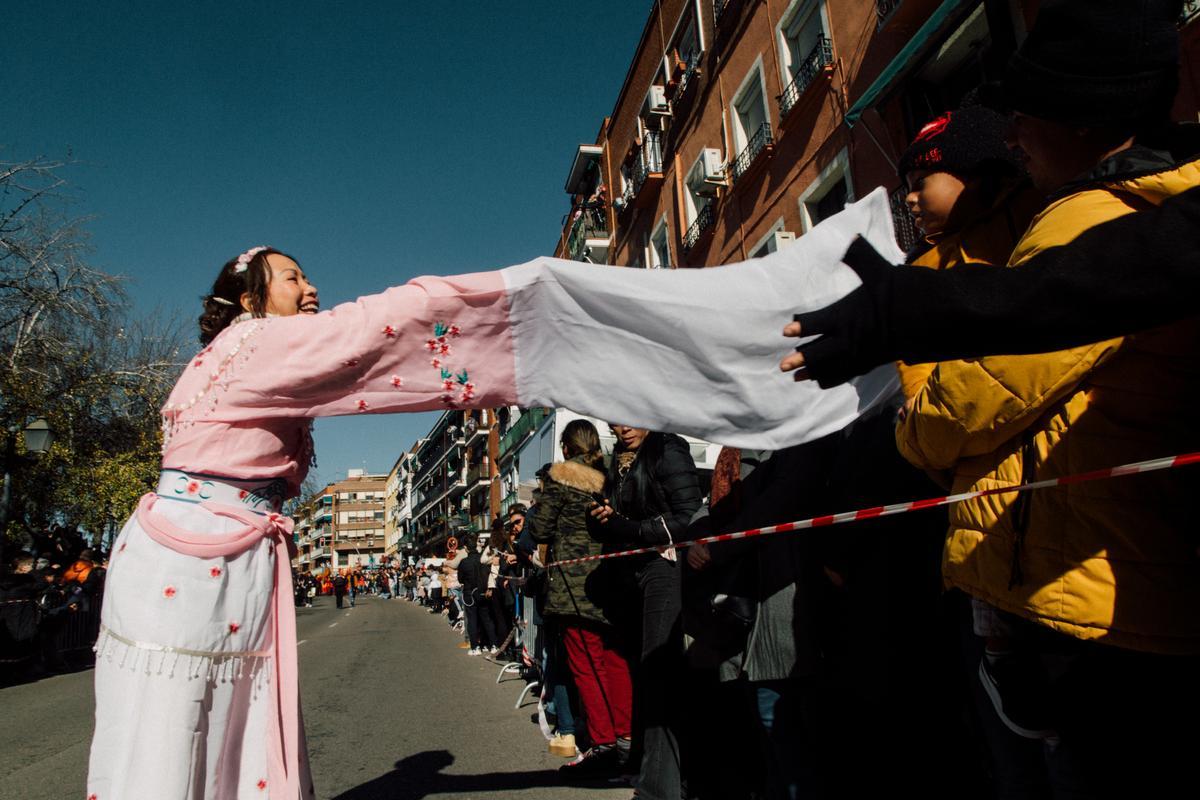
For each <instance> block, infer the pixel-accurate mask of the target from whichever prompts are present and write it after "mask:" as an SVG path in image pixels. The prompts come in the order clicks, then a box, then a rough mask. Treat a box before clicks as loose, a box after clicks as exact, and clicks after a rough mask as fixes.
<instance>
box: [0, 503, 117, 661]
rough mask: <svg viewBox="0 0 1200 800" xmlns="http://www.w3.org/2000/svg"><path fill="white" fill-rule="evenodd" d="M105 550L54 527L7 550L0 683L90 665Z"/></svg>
mask: <svg viewBox="0 0 1200 800" xmlns="http://www.w3.org/2000/svg"><path fill="white" fill-rule="evenodd" d="M107 566H108V556H107V554H105V553H103V552H101V551H99V550H97V549H92V548H89V547H87V546H86V543H85V541H84V539H83V537H82V536H81V535H80V534H79V532H78V531H75V530H73V529H70V528H67V527H62V526H56V527H52V528H49V529H47V530H44V531H41V532H38V533H35V534H34V535H33V536H32V537H31V541H30V542H29V544H28V546H27V547H25V548H22V549H19V550H16V551H15V552H14V551H6V552H5V563H4V564H3V568H2V569H0V682H3V681H12V680H21V679H23V678H29V677H38V676H42V675H47V674H53V673H57V672H63V671H66V670H69V669H72V668H77V667H79V666H84V665H86V664H87V663H90V660H91V648H92V645H93V643H94V642H95V639H96V634H97V631H98V630H99V626H100V601H101V598H102V597H103V594H104V576H105V572H106V571H107Z"/></svg>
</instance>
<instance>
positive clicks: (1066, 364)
mask: <svg viewBox="0 0 1200 800" xmlns="http://www.w3.org/2000/svg"><path fill="white" fill-rule="evenodd" d="M1198 151H1200V147H1195V148H1189V156H1188V157H1179V156H1178V155H1173V154H1172V153H1170V152H1164V151H1156V150H1152V149H1150V148H1148V147H1144V146H1137V147H1134V148H1132V149H1130V150H1126V151H1123V152H1122V153H1118V154H1117V155H1116V156H1114V157H1112V158H1111V159H1109V160H1107V161H1106V162H1104V163H1103V164H1101V165H1100V167H1098V168H1097V170H1096V171H1095V172H1094V173H1093V176H1092V178H1091V180H1090V181H1089V182H1085V183H1081V184H1078V185H1075V186H1073V187H1071V188H1070V189H1068V190H1067V191H1065V192H1062V193H1060V194H1059V195H1058V196H1057V197H1056V198H1053V199H1052V200H1051V202H1050V204H1049V205H1048V206H1047V208H1046V209H1045V210H1044V211H1043V212H1042V213H1041V214H1039V215H1038V216H1037V217H1036V218H1035V219H1034V221H1033V224H1032V225H1031V227H1030V229H1029V231H1028V232H1027V233H1026V234H1025V236H1024V237H1023V238H1022V239H1021V241H1020V243H1019V244H1018V245H1017V248H1016V250H1015V251H1014V253H1013V256H1012V259H1011V261H1010V264H1011V265H1020V264H1022V263H1024V262H1026V261H1028V260H1029V259H1031V258H1033V257H1035V256H1036V255H1037V254H1038V253H1040V252H1042V251H1044V250H1046V249H1047V248H1050V247H1054V246H1056V245H1062V244H1065V243H1068V242H1070V241H1071V240H1073V239H1074V238H1075V237H1076V236H1078V235H1079V234H1080V233H1082V232H1083V231H1085V230H1087V229H1088V228H1090V227H1092V226H1094V225H1098V224H1101V223H1103V222H1105V221H1107V220H1111V219H1114V218H1116V217H1119V216H1122V215H1125V214H1130V213H1133V212H1136V211H1138V210H1140V209H1146V208H1152V207H1154V206H1157V205H1159V204H1161V203H1162V202H1163V201H1164V200H1165V199H1166V198H1168V197H1171V196H1172V195H1175V194H1178V193H1180V192H1183V191H1186V190H1187V189H1190V188H1192V187H1194V186H1197V185H1200V162H1198V161H1196V160H1194V159H1195V155H1194V154H1195V153H1196V152H1198ZM1140 268H1141V265H1139V264H1130V265H1129V270H1128V275H1127V280H1129V281H1137V280H1138V273H1139V270H1140ZM1198 356H1200V322H1198V321H1197V319H1195V318H1192V319H1188V320H1184V321H1181V322H1177V323H1174V324H1171V325H1168V326H1164V327H1161V328H1156V329H1153V330H1149V331H1146V332H1144V333H1140V334H1136V335H1133V336H1127V337H1123V338H1117V339H1110V340H1107V341H1103V342H1099V343H1097V344H1093V345H1086V346H1082V347H1076V348H1073V349H1070V350H1063V351H1060V352H1055V353H1048V354H1041V355H1028V356H990V357H986V358H981V359H978V360H969V361H950V362H942V363H940V364H939V365H938V367H937V369H936V370H935V371H934V373H933V375H932V376H931V377H930V379H929V381H928V383H926V385H925V388H924V389H923V391H922V392H921V394H920V395H918V397H917V399H916V404H915V408H914V410H913V412H912V413H911V414H910V415H909V416H908V417H907V419H906V420H905V421H904V422H902V423H901V424H900V426H899V428H898V429H897V444H898V445H899V447H900V450H901V452H902V453H903V455H904V456H905V457H906V458H907V459H908V460H909V461H910V462H912V463H913V464H915V465H917V466H919V467H923V468H925V469H929V470H946V471H950V472H952V475H953V491H955V492H960V491H967V490H974V489H990V488H996V487H1004V486H1012V485H1015V484H1018V483H1021V482H1023V481H1033V480H1044V479H1047V478H1054V477H1058V476H1062V475H1068V474H1073V473H1079V472H1086V471H1089V470H1095V469H1100V468H1105V467H1112V466H1116V465H1119V464H1123V463H1127V462H1131V461H1140V460H1144V459H1150V458H1156V457H1161V456H1166V455H1171V454H1175V453H1186V452H1190V451H1194V450H1197V449H1200V426H1198V425H1197V424H1196V421H1195V401H1196V397H1197V396H1198V395H1200V358H1198ZM1198 491H1200V473H1198V472H1195V471H1191V470H1173V471H1168V472H1159V473H1154V474H1149V475H1139V476H1136V477H1123V478H1118V479H1110V480H1103V481H1097V482H1092V483H1085V484H1077V485H1073V486H1067V487H1058V488H1053V489H1044V490H1039V491H1036V492H1032V493H1030V494H1026V495H1016V494H1001V495H992V496H989V497H985V498H980V499H977V500H972V501H968V502H965V503H958V504H956V505H954V506H952V507H951V509H950V532H949V536H948V539H947V542H946V547H945V550H944V554H943V574H944V577H945V581H946V582H947V583H948V584H949V585H951V586H956V587H959V588H961V589H963V590H964V591H966V592H968V593H969V594H971V595H973V596H975V597H978V598H981V599H982V600H984V601H986V602H988V603H991V604H992V605H995V606H998V607H999V608H1001V609H1004V610H1006V611H1009V612H1012V613H1014V614H1017V615H1020V616H1022V617H1025V618H1028V619H1031V620H1034V621H1036V622H1039V623H1042V624H1044V625H1047V626H1049V627H1051V628H1053V629H1054V630H1057V631H1059V632H1061V633H1064V634H1067V635H1070V636H1073V637H1076V638H1080V639H1094V640H1100V641H1103V642H1105V643H1108V644H1112V645H1116V646H1120V647H1126V648H1132V649H1137V650H1143V651H1149V652H1158V653H1193V654H1194V653H1200V561H1198V560H1197V557H1196V550H1195V544H1196V541H1195V534H1194V531H1195V522H1194V520H1193V519H1192V518H1191V510H1190V504H1189V501H1190V499H1191V498H1192V497H1194V496H1196V495H1197V493H1198Z"/></svg>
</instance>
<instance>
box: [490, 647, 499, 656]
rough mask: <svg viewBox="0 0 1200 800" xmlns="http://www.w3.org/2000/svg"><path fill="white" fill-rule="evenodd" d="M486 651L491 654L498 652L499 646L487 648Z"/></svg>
mask: <svg viewBox="0 0 1200 800" xmlns="http://www.w3.org/2000/svg"><path fill="white" fill-rule="evenodd" d="M488 652H489V653H491V654H492V655H496V653H499V652H500V648H499V647H493V648H492V649H491V650H489V651H488Z"/></svg>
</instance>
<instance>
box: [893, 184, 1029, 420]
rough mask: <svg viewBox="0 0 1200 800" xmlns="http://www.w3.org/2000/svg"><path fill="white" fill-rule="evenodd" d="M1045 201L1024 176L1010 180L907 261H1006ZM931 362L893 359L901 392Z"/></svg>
mask: <svg viewBox="0 0 1200 800" xmlns="http://www.w3.org/2000/svg"><path fill="white" fill-rule="evenodd" d="M1045 204H1046V201H1045V199H1043V198H1042V196H1041V195H1040V194H1039V193H1038V191H1037V190H1036V189H1034V188H1033V186H1032V185H1031V184H1030V183H1029V181H1028V180H1022V181H1019V182H1014V183H1012V184H1011V185H1009V186H1006V187H1005V188H1004V190H1002V191H1001V192H1000V193H999V195H998V196H997V198H996V201H995V202H994V203H992V205H991V207H990V208H988V209H987V210H986V211H984V212H983V213H981V214H979V215H978V216H976V217H975V218H974V219H972V220H970V221H969V222H967V223H966V224H965V225H963V226H962V230H961V231H959V232H957V233H953V234H949V235H945V236H939V237H936V238H935V237H931V238H930V239H929V240H928V241H929V242H930V244H931V245H933V246H932V247H930V248H929V249H928V250H926V251H925V252H924V253H922V254H921V255H919V256H917V257H916V258H914V259H913V260H912V262H911V265H912V266H914V267H927V268H929V269H951V268H953V267H960V266H963V265H964V264H978V265H983V264H991V265H994V266H1001V265H1003V264H1007V263H1008V259H1009V256H1011V255H1012V251H1013V248H1014V247H1015V246H1016V244H1017V242H1018V241H1019V240H1020V238H1021V234H1023V233H1024V232H1025V229H1026V228H1028V227H1029V222H1030V220H1032V219H1033V216H1034V214H1036V213H1037V212H1038V211H1040V210H1041V208H1042V207H1043V206H1044V205H1045ZM935 366H937V365H936V364H935V363H929V364H909V363H907V362H904V361H897V362H896V370H897V371H898V372H899V373H900V388H901V389H903V390H904V396H905V397H913V396H914V395H916V394H917V393H918V392H920V391H921V387H922V386H924V385H925V381H926V380H928V378H929V376H930V374H931V373H932V372H933V368H934V367H935Z"/></svg>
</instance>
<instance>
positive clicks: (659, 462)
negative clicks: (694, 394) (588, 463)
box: [589, 433, 701, 546]
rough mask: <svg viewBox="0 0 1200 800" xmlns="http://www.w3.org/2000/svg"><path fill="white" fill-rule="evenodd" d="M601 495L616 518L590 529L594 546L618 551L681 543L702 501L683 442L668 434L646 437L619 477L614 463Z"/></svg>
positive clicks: (689, 456)
mask: <svg viewBox="0 0 1200 800" xmlns="http://www.w3.org/2000/svg"><path fill="white" fill-rule="evenodd" d="M605 494H606V495H607V496H608V497H609V498H611V502H612V506H613V509H614V510H615V512H616V513H615V514H613V515H612V516H611V517H609V520H608V522H606V523H603V524H589V531H590V532H591V534H592V535H593V536H594V537H595V538H597V539H598V540H600V541H602V542H605V543H606V544H612V545H617V546H638V545H658V544H667V543H668V541H676V542H678V541H682V540H683V539H684V538H686V533H687V527H688V523H689V522H690V521H691V519H692V515H693V514H694V513H696V509H698V508H700V501H701V496H700V481H699V478H698V477H697V475H696V462H695V461H693V460H692V454H691V451H690V450H689V449H688V445H687V442H686V441H684V440H683V438H682V437H679V436H676V435H675V434H672V433H651V434H649V435H648V436H646V438H645V440H644V441H643V442H642V446H641V448H640V449H639V451H638V457H637V459H636V460H635V461H634V462H633V466H631V467H630V468H629V471H628V472H626V473H625V474H624V475H622V474H621V472H620V469H619V467H618V459H617V458H615V457H614V458H613V461H612V465H611V466H610V467H609V472H608V480H607V482H606V484H605ZM668 533H669V537H670V538H668Z"/></svg>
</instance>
